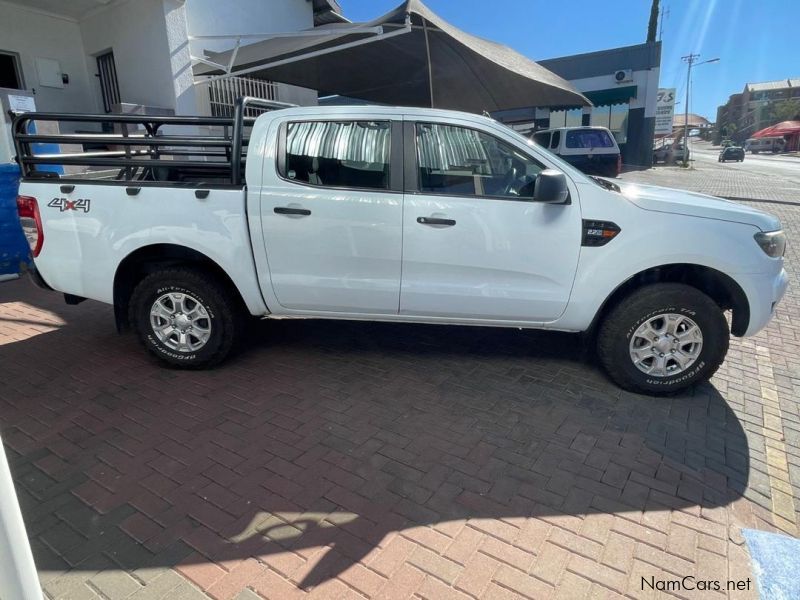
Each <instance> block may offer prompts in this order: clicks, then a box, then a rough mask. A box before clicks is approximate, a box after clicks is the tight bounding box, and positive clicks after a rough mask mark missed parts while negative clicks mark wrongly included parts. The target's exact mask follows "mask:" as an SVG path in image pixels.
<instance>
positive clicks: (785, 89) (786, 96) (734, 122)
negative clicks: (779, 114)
mask: <svg viewBox="0 0 800 600" xmlns="http://www.w3.org/2000/svg"><path fill="white" fill-rule="evenodd" d="M790 99H792V100H800V78H797V79H779V80H778V81H765V82H762V83H747V84H745V86H744V90H742V92H741V93H738V94H732V95H731V96H730V97H729V98H728V101H727V102H726V103H725V104H723V105H722V106H720V107H719V108H717V123H716V130H715V133H714V141H715V142H716V143H719V142H720V141H721V140H722V138H723V137H730V138H732V139H734V140H737V141H740V142H741V141H744V140H746V139H747V138H749V137H751V136H752V134H753V133H755V132H756V131H759V130H760V129H763V128H765V127H768V126H769V125H772V124H773V123H770V122H769V121H770V120H771V118H770V117H771V111H770V110H769V109H770V107H771V106H772V105H774V104H775V103H778V102H786V101H787V100H790Z"/></svg>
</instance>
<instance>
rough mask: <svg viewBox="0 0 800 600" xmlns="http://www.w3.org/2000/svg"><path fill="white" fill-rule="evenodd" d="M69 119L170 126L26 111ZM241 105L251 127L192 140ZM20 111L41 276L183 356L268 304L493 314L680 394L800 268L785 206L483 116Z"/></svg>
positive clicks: (404, 313)
mask: <svg viewBox="0 0 800 600" xmlns="http://www.w3.org/2000/svg"><path fill="white" fill-rule="evenodd" d="M245 104H246V107H247V110H248V111H249V110H252V109H253V108H254V107H257V106H268V105H267V104H263V103H256V102H252V103H245ZM243 113H245V109H244V104H243V103H242V102H240V103H239V105H238V106H237V110H236V113H235V114H237V115H242V114H243ZM245 114H246V113H245ZM59 118H61V119H69V120H71V121H77V120H81V119H83V120H84V121H90V122H94V123H99V122H108V121H109V120H116V122H125V123H126V124H128V125H131V124H133V123H140V124H141V123H144V124H147V128H146V129H142V131H147V132H154V131H156V130H158V129H159V127H161V126H167V125H169V126H170V127H169V130H170V134H169V135H168V136H165V137H164V138H160V137H152V136H151V135H150V134H145V133H143V134H142V135H139V136H137V137H128V138H123V137H122V136H111V135H109V136H108V137H109V140H108V141H109V142H113V143H114V144H115V145H116V146H119V145H122V146H125V145H136V146H137V147H142V146H157V147H158V148H159V151H158V153H156V152H152V153H147V154H143V153H136V154H133V153H125V152H115V153H113V154H109V156H107V157H98V156H97V153H87V154H84V155H81V154H64V155H61V156H52V157H39V158H36V157H34V156H32V155H31V153H30V151H29V149H28V148H29V139H28V136H27V135H25V134H23V133H19V132H21V131H24V130H25V129H24V128H25V121H26V120H27V119H35V120H37V121H38V120H57V119H59ZM222 124H225V125H226V126H227V127H228V129H229V130H230V131H232V132H233V133H232V136H231V137H223V136H222V135H220V136H219V137H218V138H213V137H211V136H209V135H205V136H204V137H202V138H200V137H197V135H196V134H195V135H194V137H192V134H191V132H192V131H196V130H195V129H191V128H194V127H197V128H201V126H204V125H209V126H210V125H216V126H219V125H222ZM184 125H185V126H188V127H189V128H190V129H189V132H187V133H186V134H184V135H183V136H181V135H178V134H177V133H174V132H175V131H176V130H177V129H180V127H181V126H184ZM251 125H252V130H251V131H249V133H247V134H245V128H246V127H247V128H249V127H250V126H251ZM14 126H15V131H17V132H18V133H17V134H16V144H17V148H18V153H19V156H20V161H21V164H22V167H23V181H22V183H21V187H20V192H19V193H20V196H19V198H18V207H19V214H20V217H21V220H22V223H23V226H24V229H25V232H26V235H27V237H28V241H29V243H30V247H31V251H32V254H33V256H34V263H35V269H34V271H33V272H32V276H33V278H34V279H35V281H37V282H38V284H39V285H40V286H43V287H45V288H48V289H52V290H57V291H59V292H62V293H64V295H65V299H66V301H67V302H68V303H73V304H74V303H76V302H80V301H82V300H83V299H86V298H91V299H94V300H98V301H100V302H106V303H108V304H111V305H113V306H114V312H115V315H116V320H117V324H118V327H119V328H121V329H125V328H127V327H128V326H132V327H133V329H134V330H135V331H136V333H137V334H138V336H139V338H140V340H141V342H142V344H143V345H144V347H145V348H146V349H147V350H148V351H149V352H151V353H152V354H153V355H154V356H156V357H158V359H160V360H161V361H163V362H164V363H166V364H169V365H173V366H177V367H187V368H204V367H211V366H213V365H215V364H217V363H219V362H220V361H222V360H223V359H224V358H225V357H226V356H227V355H228V353H229V352H230V350H231V348H232V347H233V346H234V344H235V343H236V342H237V341H238V340H239V339H240V337H241V335H242V332H243V328H244V325H243V324H244V317H246V316H248V315H252V316H254V317H259V318H263V319H286V318H306V319H309V318H313V319H320V318H323V319H324V318H330V319H358V320H372V321H391V322H399V323H433V324H459V325H485V326H493V327H514V328H530V329H556V330H561V331H572V332H589V333H590V334H591V337H590V338H589V339H594V340H596V349H597V355H598V357H599V361H600V363H601V364H602V365H603V367H604V368H605V370H606V371H607V373H608V374H609V375H610V376H611V378H612V379H613V380H614V381H616V382H617V383H618V384H619V385H620V386H622V387H623V388H626V389H629V390H634V391H637V392H642V393H653V394H660V393H669V392H675V391H677V390H681V389H683V388H686V387H688V386H691V385H693V384H695V383H698V382H700V381H703V380H705V379H707V378H708V377H709V376H710V375H711V374H712V373H714V371H716V369H717V368H718V367H719V365H720V364H721V363H722V361H723V359H724V358H725V354H726V351H727V348H728V340H729V325H728V321H727V320H726V318H725V312H726V311H727V310H731V311H732V318H731V325H730V332H732V333H733V335H736V336H744V335H753V334H755V333H757V332H758V331H760V330H761V329H762V328H763V327H764V326H765V325H766V324H767V322H768V321H769V320H770V318H771V317H772V314H773V311H774V307H775V305H776V303H777V302H778V301H780V299H781V297H782V296H783V294H784V292H785V290H786V287H787V275H786V271H785V270H784V264H783V263H784V259H783V254H784V248H785V243H786V238H785V235H784V233H783V231H781V223H780V221H779V220H778V219H777V218H776V217H774V216H773V215H770V214H768V213H765V212H762V211H759V210H756V209H753V208H750V207H747V206H744V205H741V204H736V203H733V202H727V201H723V200H719V199H716V198H713V197H711V196H704V195H700V194H695V193H687V192H682V191H677V190H670V189H665V188H659V187H649V186H644V185H638V184H637V185H633V184H628V183H622V182H620V183H618V184H617V183H613V182H611V181H609V180H607V179H603V178H600V177H588V176H586V175H584V174H583V173H581V172H580V171H579V170H578V169H576V168H575V167H573V166H572V165H570V164H569V163H567V162H565V161H564V160H562V159H561V158H559V157H558V156H555V155H554V154H552V153H551V152H547V151H546V150H544V149H542V148H541V147H540V146H539V145H538V144H534V143H532V142H531V141H530V140H528V139H526V138H524V137H523V136H521V135H519V134H517V133H515V132H514V131H512V130H510V129H509V128H508V127H505V126H504V125H502V124H500V123H497V122H495V121H493V120H492V119H489V118H486V117H481V116H478V115H474V114H466V113H459V112H451V111H445V110H433V109H423V108H391V107H378V106H339V107H302V108H286V109H280V110H273V111H271V112H267V113H265V114H262V115H260V116H259V117H258V118H257V119H255V121H254V122H250V121H248V120H246V119H245V118H242V117H241V116H239V117H238V118H237V117H234V118H233V119H221V118H218V119H210V118H209V119H206V120H204V119H202V118H194V119H192V118H187V117H152V116H146V115H114V116H111V115H97V116H87V115H60V116H52V115H47V114H37V113H28V114H26V115H24V117H18V118H17V121H16V122H15V125H14ZM40 137H41V136H40ZM112 137H113V140H112V139H111V138H112ZM77 138H80V136H76V135H71V136H70V137H69V138H68V139H69V141H70V143H76V142H78V141H79V139H77ZM48 139H49V138H48ZM52 139H54V140H56V141H57V140H58V139H59V136H52ZM92 139H93V140H94V141H97V134H94V135H93V136H92ZM243 140H246V141H247V143H246V146H245V142H244V141H243ZM181 144H183V145H184V147H181ZM187 147H188V149H189V150H191V152H188V151H187ZM243 147H246V148H247V151H246V162H244V164H243V161H242V155H243V150H242V148H243ZM220 148H222V149H223V150H224V154H223V153H221V151H220ZM173 152H174V153H175V154H174V155H173V156H176V157H177V158H175V159H174V160H169V158H170V154H171V153H173ZM204 152H207V153H209V156H202V153H204ZM210 154H214V156H213V157H211V156H210ZM192 155H194V158H192ZM225 156H231V157H235V158H234V159H233V160H227V161H226V159H225ZM206 159H208V160H206ZM51 161H52V162H55V161H69V164H71V165H75V164H76V163H78V162H83V163H84V164H85V165H88V166H89V167H92V166H93V165H94V166H97V165H102V166H103V167H105V168H106V169H108V167H112V166H113V167H115V169H114V171H113V173H114V174H113V175H112V176H109V178H107V179H105V180H98V179H97V177H98V173H97V172H96V171H95V172H94V173H93V174H91V177H93V178H92V179H82V178H81V177H80V176H79V175H75V174H65V175H63V176H61V177H60V178H53V177H52V176H50V177H43V178H40V174H39V172H38V171H37V170H36V165H37V164H46V163H49V162H51ZM443 335H446V333H445V332H443Z"/></svg>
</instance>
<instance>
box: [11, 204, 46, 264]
mask: <svg viewBox="0 0 800 600" xmlns="http://www.w3.org/2000/svg"><path fill="white" fill-rule="evenodd" d="M17 212H18V213H19V222H20V225H22V232H23V233H24V234H25V238H26V239H27V240H28V245H29V246H30V248H31V254H33V257H34V258H36V257H37V256H39V252H41V251H42V244H43V243H44V233H43V232H42V217H41V216H40V215H39V205H38V204H37V203H36V198H33V197H31V196H17Z"/></svg>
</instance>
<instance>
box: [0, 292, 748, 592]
mask: <svg viewBox="0 0 800 600" xmlns="http://www.w3.org/2000/svg"><path fill="white" fill-rule="evenodd" d="M46 307H47V309H48V310H51V311H53V310H55V311H57V312H58V313H59V314H60V316H61V317H62V318H63V319H64V320H65V321H66V323H67V324H66V325H64V326H63V327H60V328H59V329H57V330H55V331H51V332H47V333H40V334H38V335H33V336H32V337H29V338H28V339H25V340H22V341H16V342H11V343H6V344H5V345H2V346H0V375H1V376H2V381H3V384H4V387H3V389H2V391H0V402H2V410H1V411H0V423H2V426H3V428H2V434H3V438H4V441H5V442H6V445H7V452H8V455H9V459H10V461H11V464H12V471H13V473H14V477H15V481H16V484H17V489H18V493H19V496H20V501H21V505H22V510H23V515H24V517H25V520H26V524H27V527H28V533H29V536H30V538H31V541H32V548H33V550H34V556H35V559H36V562H37V566H38V568H39V570H40V571H63V570H67V569H79V570H84V571H94V570H99V569H107V568H115V567H121V568H124V569H128V570H136V569H142V568H145V567H161V566H163V567H175V566H178V568H180V569H191V567H192V565H196V564H200V563H204V562H207V561H214V562H218V563H220V562H223V561H232V563H228V566H229V568H230V565H231V564H235V563H236V561H240V560H242V559H246V558H248V557H252V556H254V557H259V559H260V560H262V561H263V562H265V563H267V564H269V565H270V566H271V567H272V568H273V569H275V570H277V571H278V572H279V573H282V574H284V575H285V576H287V577H291V578H292V579H293V580H294V581H295V582H297V583H298V585H300V586H301V587H305V588H308V587H313V586H316V585H318V584H320V583H322V582H324V581H326V580H328V579H330V578H333V577H336V576H337V575H338V574H339V573H341V572H342V571H344V570H345V569H347V568H348V567H350V566H351V565H353V564H354V563H356V562H358V561H360V560H362V559H365V557H367V560H371V558H370V557H371V556H373V555H374V553H373V551H374V550H376V549H377V548H380V547H382V546H384V545H386V544H387V543H388V542H389V540H390V538H391V536H392V534H394V533H395V532H400V533H401V534H402V535H405V536H408V537H410V538H411V539H414V540H417V541H419V542H420V543H421V544H423V545H427V546H429V547H431V548H433V549H434V550H437V549H439V548H441V551H444V548H445V547H446V546H443V544H445V543H447V541H448V540H447V539H446V536H447V535H448V534H449V535H454V534H455V532H456V531H457V529H458V528H460V525H452V524H454V523H457V522H458V521H459V520H461V519H470V526H474V527H475V528H476V529H478V530H481V531H485V532H489V533H491V534H492V535H494V536H496V537H499V538H501V539H506V540H507V541H509V542H510V543H513V544H515V545H517V546H518V547H520V548H522V549H531V550H533V549H534V548H536V547H537V544H538V543H541V539H540V534H539V533H537V531H536V529H532V528H530V527H528V526H527V521H525V518H528V517H537V518H539V519H544V520H545V521H549V522H558V523H559V524H560V525H561V526H562V527H565V528H566V529H568V530H575V531H578V530H579V529H580V526H581V523H580V520H579V519H581V518H583V516H584V515H586V514H591V513H596V512H602V513H624V512H630V513H639V512H642V511H644V512H645V513H653V514H655V513H657V511H661V510H664V509H670V508H686V507H692V506H702V507H716V506H724V505H726V504H728V503H730V502H731V501H733V500H735V499H736V498H738V497H740V496H741V495H742V494H743V493H744V490H745V488H746V487H747V482H748V471H749V454H748V446H747V440H746V437H745V434H744V432H743V429H742V426H741V424H740V423H739V421H738V419H737V417H736V415H735V414H734V413H733V412H732V411H731V409H730V408H729V407H728V405H727V404H726V402H725V401H724V399H723V398H722V397H721V396H720V394H719V393H718V392H717V390H716V389H715V388H714V387H712V386H711V385H710V384H706V385H704V386H701V387H700V388H698V389H696V390H694V391H693V392H692V393H691V394H689V395H684V396H678V397H672V398H652V397H647V396H638V395H634V394H628V393H624V392H621V391H620V390H619V389H618V388H616V387H614V386H613V385H612V384H611V383H609V382H608V381H607V380H606V379H605V377H604V376H603V375H602V374H601V373H600V372H599V371H598V369H597V368H596V367H595V366H594V365H593V364H591V363H590V362H587V361H586V360H582V359H581V358H580V357H581V356H582V355H585V354H586V353H585V352H584V351H583V347H582V344H583V341H582V338H581V337H580V336H574V335H568V334H561V333H552V332H533V331H518V330H507V329H484V328H467V327H447V326H410V325H399V324H379V323H347V322H313V321H308V322H295V321H293V322H274V323H273V322H270V323H259V324H256V325H254V327H253V333H254V334H255V335H254V337H257V338H261V339H260V340H259V341H252V342H250V343H249V344H248V347H247V348H246V349H245V350H244V351H243V352H242V353H240V354H239V355H237V356H235V357H234V358H233V359H232V360H231V361H229V362H228V363H226V364H225V365H223V366H222V367H220V368H218V369H215V370H213V371H207V372H186V371H178V370H169V369H164V368H161V367H160V366H158V365H157V364H156V363H154V362H153V361H151V360H149V359H148V358H146V357H144V355H143V353H142V351H141V349H140V348H139V347H138V346H137V344H136V342H135V340H133V339H132V337H131V336H122V337H119V336H116V335H115V334H114V333H113V330H112V320H111V312H110V310H108V309H106V308H105V307H101V306H100V305H97V304H94V303H85V304H84V305H81V306H80V307H74V308H72V307H70V308H67V307H63V308H61V307H59V306H58V305H56V304H52V305H50V304H47V305H46ZM2 326H3V325H2V323H0V327H2ZM451 525H452V527H451ZM428 526H433V527H432V528H431V527H428ZM323 553H324V554H323Z"/></svg>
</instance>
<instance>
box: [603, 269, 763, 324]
mask: <svg viewBox="0 0 800 600" xmlns="http://www.w3.org/2000/svg"><path fill="white" fill-rule="evenodd" d="M652 283H683V284H686V285H690V286H692V287H694V288H696V289H697V290H699V291H701V292H703V293H704V294H706V295H707V296H709V297H710V298H711V299H712V300H713V301H714V302H715V303H716V304H717V306H719V307H720V308H721V309H722V310H728V309H730V310H731V312H732V315H733V316H732V323H731V333H732V334H733V335H735V336H737V337H741V336H743V335H744V333H745V332H746V331H747V327H748V325H749V324H750V303H749V302H748V300H747V295H746V294H745V292H744V290H743V289H742V288H741V286H740V285H739V284H738V283H737V282H736V281H735V280H734V279H733V278H732V277H730V276H729V275H726V274H725V273H723V272H722V271H718V270H717V269H714V268H712V267H707V266H705V265H698V264H691V263H670V264H665V265H659V266H656V267H650V268H648V269H645V270H643V271H640V272H638V273H636V274H635V275H632V276H631V277H629V278H628V279H626V280H625V281H624V282H622V283H621V284H620V285H618V286H617V287H616V288H615V289H614V291H613V292H611V294H609V295H608V297H607V298H606V299H605V300H604V301H603V303H602V304H601V305H600V309H599V310H598V311H597V313H596V314H595V317H594V320H593V321H592V325H591V327H590V331H591V332H595V331H596V330H597V326H598V325H599V324H600V323H601V322H602V320H603V318H604V317H605V316H606V315H607V314H608V313H609V312H610V311H611V310H612V309H613V308H614V307H615V306H616V305H617V304H619V303H620V302H621V301H622V300H623V299H624V298H625V297H627V296H628V295H629V294H631V293H632V292H633V291H634V290H637V289H639V288H641V287H642V286H645V285H649V284H652Z"/></svg>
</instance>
